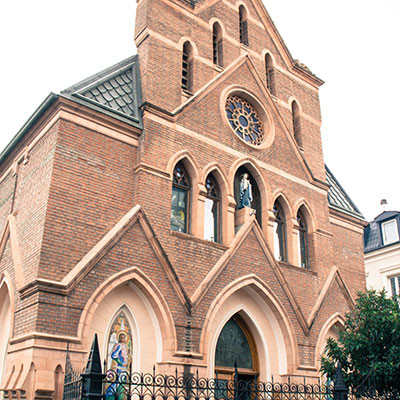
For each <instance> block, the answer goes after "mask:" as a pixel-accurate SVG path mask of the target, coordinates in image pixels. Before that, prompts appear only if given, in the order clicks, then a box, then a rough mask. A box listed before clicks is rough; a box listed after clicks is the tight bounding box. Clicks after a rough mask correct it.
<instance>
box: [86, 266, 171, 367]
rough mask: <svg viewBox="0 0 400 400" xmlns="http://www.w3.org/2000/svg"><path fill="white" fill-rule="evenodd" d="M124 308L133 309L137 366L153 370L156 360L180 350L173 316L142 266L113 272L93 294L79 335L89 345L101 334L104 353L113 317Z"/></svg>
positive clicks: (131, 313) (100, 338) (131, 312)
mask: <svg viewBox="0 0 400 400" xmlns="http://www.w3.org/2000/svg"><path fill="white" fill-rule="evenodd" d="M122 307H126V309H127V310H129V314H130V315H131V316H132V320H133V321H132V322H133V325H134V326H135V327H136V328H135V329H136V334H137V335H136V340H137V341H138V343H137V346H138V347H137V350H136V355H137V358H136V360H135V359H134V360H133V361H134V362H136V363H137V365H136V366H134V369H137V370H141V371H150V370H151V368H152V367H153V365H154V364H155V363H156V362H159V361H161V360H162V359H168V358H169V357H170V356H171V355H172V354H173V353H174V352H175V350H176V333H175V328H174V324H173V318H172V315H171V312H170V310H169V307H168V305H167V302H166V300H165V299H164V297H163V296H162V294H161V292H160V291H159V290H158V288H157V287H156V285H155V284H154V283H153V282H152V281H151V280H150V279H149V278H148V277H147V276H146V275H145V274H144V273H143V272H142V271H140V270H139V269H138V268H136V267H132V268H130V269H128V270H125V271H123V272H120V273H118V274H115V275H113V276H112V277H110V278H109V279H107V280H106V281H105V282H103V284H102V285H101V286H100V287H99V288H98V289H97V290H96V291H95V292H94V293H93V294H92V296H91V297H90V299H89V301H88V302H87V304H86V306H85V309H84V311H83V312H82V315H81V319H80V323H79V328H78V337H80V338H81V339H82V345H83V347H84V348H89V346H90V342H91V340H92V339H93V336H94V333H97V334H98V337H99V345H100V351H101V354H102V355H103V356H104V354H105V343H106V340H107V339H106V336H107V332H108V330H109V326H110V324H111V323H112V318H113V317H114V316H115V313H116V312H117V311H118V310H120V309H121V308H122Z"/></svg>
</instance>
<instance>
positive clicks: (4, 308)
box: [0, 273, 14, 389]
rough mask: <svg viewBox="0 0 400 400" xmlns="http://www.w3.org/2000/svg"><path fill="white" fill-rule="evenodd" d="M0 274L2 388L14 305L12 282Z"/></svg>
mask: <svg viewBox="0 0 400 400" xmlns="http://www.w3.org/2000/svg"><path fill="white" fill-rule="evenodd" d="M2 275H3V276H2V277H1V276H0V321H2V326H1V335H0V389H2V388H3V387H4V386H5V380H6V375H7V374H6V370H7V350H8V345H9V341H10V339H11V333H12V328H13V318H12V316H13V315H14V307H13V296H12V292H11V288H12V286H11V284H10V280H9V278H8V275H6V274H5V273H4V274H2Z"/></svg>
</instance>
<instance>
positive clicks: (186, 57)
mask: <svg viewBox="0 0 400 400" xmlns="http://www.w3.org/2000/svg"><path fill="white" fill-rule="evenodd" d="M182 89H184V90H187V91H189V92H191V91H192V89H193V51H192V46H191V45H190V43H189V42H185V44H184V45H183V52H182Z"/></svg>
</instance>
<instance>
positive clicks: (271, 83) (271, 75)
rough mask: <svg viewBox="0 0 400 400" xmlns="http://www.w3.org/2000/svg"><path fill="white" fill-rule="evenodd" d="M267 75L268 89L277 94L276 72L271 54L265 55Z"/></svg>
mask: <svg viewBox="0 0 400 400" xmlns="http://www.w3.org/2000/svg"><path fill="white" fill-rule="evenodd" d="M265 75H266V80H267V89H268V91H269V92H270V93H271V94H272V95H274V96H275V72H274V66H273V63H272V57H271V56H270V55H269V54H266V56H265Z"/></svg>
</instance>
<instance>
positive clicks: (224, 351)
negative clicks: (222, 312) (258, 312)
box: [215, 314, 258, 389]
mask: <svg viewBox="0 0 400 400" xmlns="http://www.w3.org/2000/svg"><path fill="white" fill-rule="evenodd" d="M235 366H236V367H237V369H238V373H239V380H248V379H249V378H250V379H251V378H253V379H255V378H256V377H257V369H258V361H257V352H256V347H255V342H254V339H253V337H252V335H251V332H250V330H249V328H248V327H247V325H246V323H245V322H244V321H243V319H242V318H241V317H240V316H239V315H238V314H235V315H234V316H233V317H232V318H231V319H229V321H228V322H227V323H226V324H225V325H224V327H223V328H222V331H221V333H220V335H219V338H218V342H217V347H216V350H215V373H216V375H217V377H218V379H219V383H223V382H224V379H230V378H231V376H232V373H233V372H234V369H235ZM219 386H220V387H221V389H223V387H222V385H219Z"/></svg>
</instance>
